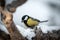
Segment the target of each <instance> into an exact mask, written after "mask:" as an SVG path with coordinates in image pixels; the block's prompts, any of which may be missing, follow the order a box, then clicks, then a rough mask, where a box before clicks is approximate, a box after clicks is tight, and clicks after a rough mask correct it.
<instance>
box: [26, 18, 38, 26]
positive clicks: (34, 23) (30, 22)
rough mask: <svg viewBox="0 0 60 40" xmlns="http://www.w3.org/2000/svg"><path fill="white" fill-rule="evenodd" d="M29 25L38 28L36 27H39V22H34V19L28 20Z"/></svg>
mask: <svg viewBox="0 0 60 40" xmlns="http://www.w3.org/2000/svg"><path fill="white" fill-rule="evenodd" d="M27 24H28V25H29V26H36V25H38V22H37V21H36V20H33V19H31V18H29V19H28V20H27Z"/></svg>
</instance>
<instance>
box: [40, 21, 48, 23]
mask: <svg viewBox="0 0 60 40" xmlns="http://www.w3.org/2000/svg"><path fill="white" fill-rule="evenodd" d="M43 22H48V20H45V21H40V23H43Z"/></svg>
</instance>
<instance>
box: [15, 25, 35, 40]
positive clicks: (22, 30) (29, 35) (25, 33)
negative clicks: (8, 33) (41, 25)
mask: <svg viewBox="0 0 60 40" xmlns="http://www.w3.org/2000/svg"><path fill="white" fill-rule="evenodd" d="M16 27H17V29H18V30H19V32H20V33H21V34H22V35H23V36H24V37H26V38H28V39H29V40H31V38H32V37H35V33H34V31H33V29H30V28H28V29H25V28H24V27H21V26H19V25H16Z"/></svg>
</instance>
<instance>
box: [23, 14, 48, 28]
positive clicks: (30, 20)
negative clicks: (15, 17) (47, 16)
mask: <svg viewBox="0 0 60 40" xmlns="http://www.w3.org/2000/svg"><path fill="white" fill-rule="evenodd" d="M47 21H48V20H45V21H40V20H38V19H34V18H32V17H30V16H28V15H24V16H23V17H22V22H23V23H24V24H25V25H26V26H27V27H29V28H32V29H33V28H34V27H35V26H37V25H38V24H39V23H43V22H47Z"/></svg>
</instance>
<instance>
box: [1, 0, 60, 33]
mask: <svg viewBox="0 0 60 40" xmlns="http://www.w3.org/2000/svg"><path fill="white" fill-rule="evenodd" d="M12 1H13V0H10V1H9V0H7V3H6V4H8V3H11V2H12ZM24 15H29V16H31V17H33V18H36V19H38V20H40V21H43V20H48V22H45V23H40V24H39V25H38V27H40V28H41V29H42V31H43V32H45V33H46V32H47V31H51V30H59V29H60V0H27V2H26V3H24V4H23V5H21V6H19V7H17V9H16V12H14V13H13V16H14V18H13V20H14V22H15V24H16V25H19V26H21V27H24V26H25V25H23V23H22V22H21V18H22V16H24ZM0 25H1V24H0ZM2 26H3V25H2ZM3 28H5V27H2V29H3ZM3 30H4V29H3ZM4 31H5V30H4Z"/></svg>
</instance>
